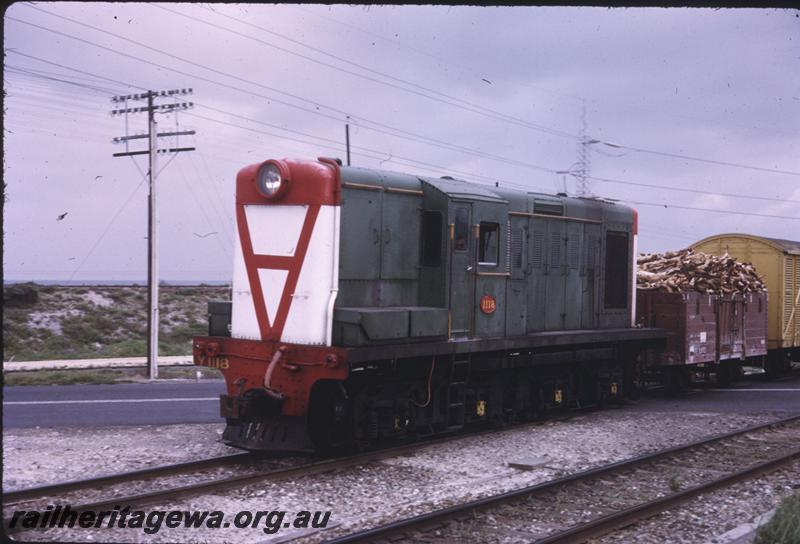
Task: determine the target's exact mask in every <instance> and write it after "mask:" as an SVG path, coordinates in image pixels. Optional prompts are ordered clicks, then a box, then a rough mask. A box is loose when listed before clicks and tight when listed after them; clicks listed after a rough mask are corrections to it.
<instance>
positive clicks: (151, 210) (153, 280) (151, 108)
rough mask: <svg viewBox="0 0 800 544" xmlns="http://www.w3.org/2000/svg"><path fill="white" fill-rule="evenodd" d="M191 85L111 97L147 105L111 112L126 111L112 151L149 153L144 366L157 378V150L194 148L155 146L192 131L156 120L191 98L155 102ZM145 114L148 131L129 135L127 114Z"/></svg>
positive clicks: (187, 91)
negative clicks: (142, 144)
mask: <svg viewBox="0 0 800 544" xmlns="http://www.w3.org/2000/svg"><path fill="white" fill-rule="evenodd" d="M191 92H192V89H174V90H170V91H147V92H146V93H141V94H134V95H128V96H115V97H113V98H112V99H111V100H112V101H113V102H115V103H119V102H124V103H125V105H126V106H127V103H128V101H129V100H147V106H145V107H140V108H128V107H125V108H121V109H116V110H113V111H112V112H111V115H122V114H124V115H125V136H122V137H119V138H114V140H113V141H114V143H122V142H124V143H125V151H124V152H122V153H114V156H115V157H130V156H133V155H147V156H148V163H149V164H148V172H147V175H148V178H149V182H150V183H149V189H150V190H149V194H148V201H147V285H148V294H147V307H148V312H147V366H148V377H149V378H150V379H151V380H154V379H156V378H158V326H159V322H160V321H159V313H158V243H157V242H158V228H157V226H158V214H157V208H156V179H157V177H158V170H157V166H156V165H157V162H158V161H157V157H158V153H159V152H164V153H180V152H182V151H193V150H194V149H195V148H194V147H176V148H169V149H163V150H161V149H158V138H159V137H166V136H180V135H191V134H194V133H195V131H193V130H185V131H177V130H176V131H175V132H163V133H159V132H158V129H157V123H156V113H169V112H173V111H174V112H177V111H179V110H183V109H187V108H190V107H192V106H193V105H194V104H192V103H191V102H183V103H174V104H162V105H156V104H155V99H156V98H157V97H174V96H176V95H187V94H191ZM145 111H146V112H147V114H148V119H147V121H148V123H147V126H148V131H147V135H135V136H130V135H128V133H127V132H128V114H131V113H142V112H145ZM143 138H147V139H148V144H149V145H148V150H147V151H129V150H128V142H129V141H130V140H136V139H143Z"/></svg>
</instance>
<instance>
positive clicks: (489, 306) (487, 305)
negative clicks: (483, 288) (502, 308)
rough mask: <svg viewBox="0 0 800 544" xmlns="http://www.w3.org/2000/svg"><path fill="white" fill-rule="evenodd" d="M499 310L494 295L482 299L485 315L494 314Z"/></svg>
mask: <svg viewBox="0 0 800 544" xmlns="http://www.w3.org/2000/svg"><path fill="white" fill-rule="evenodd" d="M496 309H497V301H496V300H495V299H494V297H493V296H492V295H483V296H482V297H481V311H482V312H483V313H485V314H493V313H494V311H495V310H496Z"/></svg>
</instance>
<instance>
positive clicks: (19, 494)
mask: <svg viewBox="0 0 800 544" xmlns="http://www.w3.org/2000/svg"><path fill="white" fill-rule="evenodd" d="M572 417H574V416H573V415H567V416H561V417H557V418H548V419H546V420H544V421H537V422H526V423H519V424H514V425H508V426H506V427H503V428H501V429H490V430H484V431H478V432H476V431H471V432H463V433H457V434H453V435H448V436H444V437H441V438H437V439H435V440H428V441H424V442H412V443H408V444H403V445H400V446H395V447H390V448H383V449H379V450H372V451H368V452H363V453H358V454H355V455H350V456H347V457H338V458H333V459H326V460H318V461H313V462H310V463H302V464H299V465H294V466H289V467H284V468H278V469H272V470H267V471H264V470H256V471H255V472H253V471H250V472H248V473H246V474H237V475H234V476H227V477H217V478H208V479H205V480H201V481H199V482H196V483H192V484H188V485H177V486H167V487H165V488H162V489H156V490H153V491H146V492H142V493H135V494H127V495H118V494H117V495H109V496H106V497H105V498H100V499H97V500H93V501H91V502H84V503H81V504H74V503H70V508H71V510H73V511H86V510H95V511H97V510H103V509H109V508H112V507H113V506H115V505H126V506H144V505H148V504H155V503H159V502H162V501H164V500H167V499H181V498H188V497H194V496H198V495H202V494H203V493H209V492H212V491H213V492H217V491H225V490H228V489H237V488H241V487H242V486H245V485H248V484H253V483H257V482H274V481H280V480H284V479H289V478H299V477H305V476H313V475H316V474H321V473H325V472H331V471H335V470H340V469H345V468H350V467H354V466H358V465H364V464H368V463H375V462H378V461H381V460H383V459H389V458H392V457H398V456H402V455H408V454H411V453H414V452H417V451H419V450H422V449H426V448H432V447H436V446H439V445H442V444H445V443H448V442H452V441H454V440H459V439H463V438H471V437H479V436H482V435H485V434H490V433H491V434H498V433H502V432H508V431H513V430H518V429H519V428H522V427H526V426H534V425H541V424H543V423H551V422H554V421H566V420H569V419H571V418H572ZM264 459H268V458H264V457H259V456H258V455H257V454H254V453H240V454H234V455H227V456H221V457H213V458H209V459H202V460H199V461H189V462H185V463H177V464H172V465H164V466H160V467H154V468H149V469H143V470H136V471H130V472H122V473H118V474H109V475H104V476H99V477H96V478H88V479H85V480H73V481H67V482H60V483H56V484H50V485H43V486H36V487H30V488H25V489H20V490H15V491H9V492H5V493H3V507H4V508H5V509H8V508H9V507H10V506H16V505H19V504H23V503H39V504H41V503H42V500H45V501H47V503H48V504H53V503H55V502H57V501H58V499H59V498H61V497H62V496H63V495H65V494H69V493H74V492H76V491H80V490H87V489H89V490H93V491H96V490H98V488H102V487H106V486H113V485H116V484H129V485H130V484H132V483H134V482H140V481H148V480H154V479H157V478H161V477H169V476H175V475H181V474H187V473H192V474H193V473H194V471H196V470H198V469H208V468H218V467H223V466H231V465H237V464H241V465H250V464H252V463H253V462H256V461H258V460H264ZM8 521H9V520H7V519H4V520H3V524H4V527H6V529H7V530H8Z"/></svg>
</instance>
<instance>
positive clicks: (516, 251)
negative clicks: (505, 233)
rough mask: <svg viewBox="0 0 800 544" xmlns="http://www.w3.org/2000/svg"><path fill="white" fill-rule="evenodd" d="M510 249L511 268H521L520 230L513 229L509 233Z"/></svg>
mask: <svg viewBox="0 0 800 544" xmlns="http://www.w3.org/2000/svg"><path fill="white" fill-rule="evenodd" d="M509 238H510V240H511V248H510V251H509V254H510V255H511V266H513V267H514V268H522V229H514V230H512V231H511V236H509Z"/></svg>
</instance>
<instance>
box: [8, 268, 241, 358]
mask: <svg viewBox="0 0 800 544" xmlns="http://www.w3.org/2000/svg"><path fill="white" fill-rule="evenodd" d="M229 299H230V288H229V287H225V286H208V285H199V286H189V287H182V286H181V287H179V286H166V285H162V286H160V287H159V309H160V313H161V323H160V329H159V334H160V336H159V354H160V355H186V354H188V353H191V339H192V336H194V335H197V334H205V333H206V332H207V330H208V328H207V307H206V303H207V302H208V301H209V300H229ZM146 346H147V287H146V286H76V287H73V286H55V285H37V284H33V283H26V284H16V285H4V286H3V360H4V361H8V360H16V361H22V360H27V361H35V360H46V359H81V358H92V357H140V356H144V355H146V352H147V347H146ZM12 358H13V359H12Z"/></svg>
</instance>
